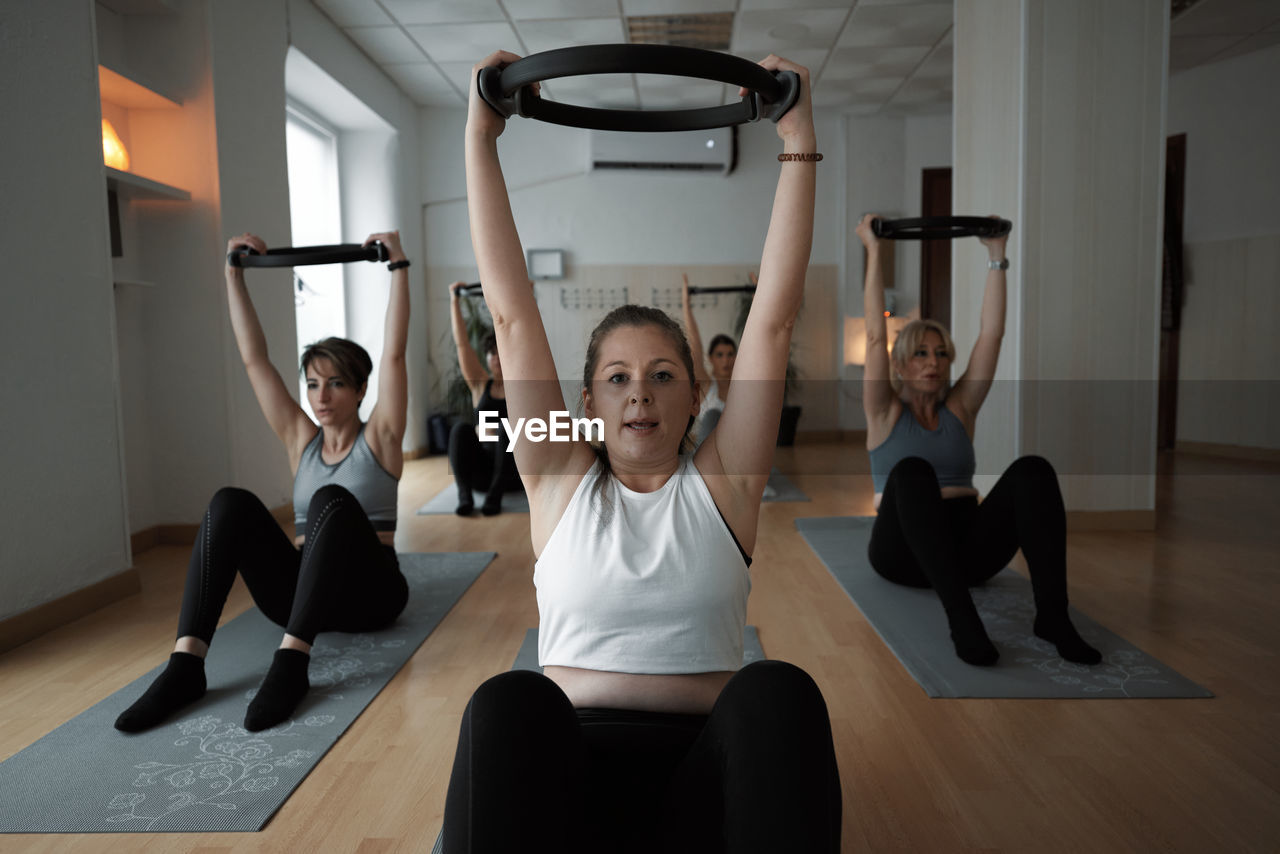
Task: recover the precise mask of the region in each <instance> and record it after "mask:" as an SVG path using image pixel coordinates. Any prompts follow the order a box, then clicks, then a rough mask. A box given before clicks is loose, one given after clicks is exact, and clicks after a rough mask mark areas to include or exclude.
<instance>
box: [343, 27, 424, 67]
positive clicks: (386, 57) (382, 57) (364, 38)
mask: <svg viewBox="0 0 1280 854" xmlns="http://www.w3.org/2000/svg"><path fill="white" fill-rule="evenodd" d="M344 32H345V33H346V34H347V35H348V36H350V37H351V40H352V41H353V42H355V43H356V44H358V45H360V47H361V49H362V50H364V52H365V53H367V54H369V56H371V57H373V59H374V61H375V62H377V63H378V64H379V65H388V64H391V63H397V62H422V61H423V59H424V57H423V55H422V51H420V50H418V47H417V45H415V44H414V43H413V40H412V39H410V38H409V37H408V36H406V35H405V34H404V30H402V29H400V28H399V27H349V28H347V29H346V30H344Z"/></svg>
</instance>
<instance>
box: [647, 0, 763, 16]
mask: <svg viewBox="0 0 1280 854" xmlns="http://www.w3.org/2000/svg"><path fill="white" fill-rule="evenodd" d="M737 8H738V4H737V2H736V0H622V14H624V15H692V14H695V13H697V12H733V11H736V10H737Z"/></svg>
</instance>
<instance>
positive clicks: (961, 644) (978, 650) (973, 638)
mask: <svg viewBox="0 0 1280 854" xmlns="http://www.w3.org/2000/svg"><path fill="white" fill-rule="evenodd" d="M947 622H948V623H949V624H950V626H951V643H952V644H954V645H955V648H956V655H958V656H960V659H961V660H962V661H964V662H966V663H968V664H973V665H976V666H978V667H988V666H990V665H992V664H995V663H996V659H998V658H999V657H1000V651H999V650H997V649H996V646H995V644H993V643H992V642H991V638H989V637H987V629H986V627H985V626H983V625H982V618H981V617H979V616H978V610H977V609H976V608H972V607H971V610H966V611H965V612H962V613H957V614H947Z"/></svg>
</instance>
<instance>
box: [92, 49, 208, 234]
mask: <svg viewBox="0 0 1280 854" xmlns="http://www.w3.org/2000/svg"><path fill="white" fill-rule="evenodd" d="M98 95H99V98H100V100H101V102H102V117H103V118H104V119H106V120H108V121H110V122H111V125H112V127H114V128H115V129H116V133H117V134H118V135H119V136H120V138H121V140H122V141H123V144H124V147H125V150H126V151H128V150H130V149H132V148H133V146H132V144H131V140H130V125H131V124H132V123H131V121H130V115H129V113H130V111H131V110H180V109H182V101H181V100H180V99H178V98H173V97H170V96H168V95H162V94H161V93H159V92H157V91H156V90H155V89H153V88H151V87H150V86H146V85H143V84H142V83H139V82H137V81H136V80H133V79H130V78H129V77H127V76H126V75H124V74H121V73H120V72H118V71H116V70H114V69H111V68H108V67H107V66H105V65H99V66H98ZM103 168H104V169H105V170H106V177H107V208H108V215H109V218H110V230H111V256H112V258H119V257H121V256H122V255H123V254H124V245H123V244H124V241H123V239H122V236H121V227H120V201H121V200H122V199H123V200H124V201H126V202H128V201H135V200H137V201H190V200H191V193H190V191H188V190H184V189H182V188H181V187H174V186H172V185H170V184H166V183H164V182H162V181H156V180H154V179H152V178H147V177H144V176H142V175H139V174H136V173H134V172H127V171H124V170H121V169H115V168H113V167H111V166H104V167H103Z"/></svg>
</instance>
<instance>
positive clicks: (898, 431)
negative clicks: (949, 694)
mask: <svg viewBox="0 0 1280 854" xmlns="http://www.w3.org/2000/svg"><path fill="white" fill-rule="evenodd" d="M874 219H875V214H867V215H866V216H864V217H863V218H862V220H861V222H859V223H858V228H857V233H858V236H859V237H860V238H861V239H862V244H863V246H864V247H865V248H866V250H867V270H866V284H865V288H864V292H863V317H864V318H865V322H866V329H867V353H866V367H865V369H864V373H863V382H862V387H863V393H862V405H863V409H864V411H865V413H866V417H867V451H868V453H869V455H870V457H871V472H872V477H873V482H874V483H875V506H876V509H877V511H878V512H877V515H876V521H875V525H874V526H873V528H872V532H871V541H870V544H869V546H868V554H867V557H868V560H869V561H870V564H871V568H872V569H873V570H875V572H876V573H877V574H879V575H880V576H881V577H882V578H884V579H886V580H887V581H890V582H893V583H895V584H902V585H905V586H909V587H927V588H932V589H933V590H934V591H935V592H936V593H937V594H938V599H939V601H940V603H941V604H942V609H943V612H944V614H945V615H946V619H947V625H948V628H949V629H950V633H951V642H952V644H953V646H954V647H955V653H956V655H957V656H958V657H959V658H960V659H961V660H962V661H965V662H966V663H968V664H973V665H976V666H989V665H992V664H995V663H996V660H997V659H998V658H999V656H1000V652H999V650H998V649H997V648H996V646H995V644H993V643H992V642H991V639H990V638H989V637H988V636H987V632H986V627H985V626H984V625H983V623H982V619H981V617H979V615H978V610H977V608H976V607H975V606H974V604H973V598H972V596H970V594H969V588H970V587H974V586H977V585H980V584H982V583H984V582H985V581H986V580H987V579H989V578H991V577H992V576H994V575H995V574H996V573H998V572H999V571H1000V570H1002V569H1004V567H1005V566H1006V565H1007V564H1008V562H1009V560H1010V559H1011V558H1012V557H1013V555H1014V554H1015V553H1016V552H1017V551H1018V550H1019V549H1021V550H1022V553H1023V555H1024V556H1025V557H1026V559H1027V566H1028V569H1029V570H1030V575H1031V585H1032V590H1033V594H1034V596H1035V603H1036V617H1035V623H1034V624H1033V627H1032V629H1033V631H1034V632H1035V634H1036V635H1037V636H1038V637H1040V638H1042V639H1044V640H1047V641H1049V642H1050V643H1052V644H1054V646H1055V647H1056V648H1057V650H1058V654H1059V655H1061V656H1062V657H1063V658H1065V659H1067V660H1068V661H1071V662H1075V663H1077V664H1097V663H1098V662H1099V661H1101V659H1102V656H1101V654H1100V653H1099V652H1098V651H1097V650H1096V649H1094V648H1093V647H1092V646H1090V645H1089V644H1088V643H1086V642H1085V640H1084V639H1083V638H1081V637H1080V635H1079V633H1077V632H1076V629H1075V626H1074V625H1073V624H1072V622H1071V619H1070V617H1069V616H1068V614H1067V564H1066V535H1067V534H1066V531H1067V529H1066V508H1065V506H1064V505H1063V501H1062V493H1061V490H1060V489H1059V487H1058V478H1057V474H1056V473H1055V472H1054V470H1053V466H1051V465H1050V464H1049V461H1048V460H1045V459H1044V458H1043V457H1038V456H1025V457H1020V458H1019V459H1017V460H1014V461H1013V463H1012V464H1011V465H1010V466H1009V467H1008V468H1007V469H1005V471H1004V473H1003V474H1002V475H1001V476H1000V479H999V480H998V481H997V482H996V485H995V486H994V487H993V488H992V489H991V491H990V492H989V493H987V496H986V498H984V499H983V500H982V502H981V504H979V502H978V490H977V489H975V488H974V486H973V474H974V470H975V467H976V462H975V459H974V453H973V432H974V429H975V427H976V425H977V420H978V410H979V409H980V408H981V407H982V403H983V401H985V400H986V397H987V393H988V392H989V391H990V389H991V383H992V381H993V380H994V378H995V373H996V363H997V361H998V360H999V358H1000V344H1001V341H1002V339H1003V338H1004V322H1005V288H1006V283H1005V270H1006V269H1007V268H1008V266H1009V262H1008V260H1007V259H1006V257H1005V248H1006V243H1007V240H1008V235H1007V234H1005V235H1002V236H999V237H984V238H981V241H982V244H983V245H984V246H986V248H987V251H988V253H989V261H988V270H987V281H986V289H985V291H984V292H983V297H982V316H981V323H980V327H979V331H978V338H977V341H975V342H974V345H973V353H972V354H971V355H970V356H969V364H968V367H966V368H965V371H964V373H963V374H961V376H960V378H959V379H958V380H957V381H956V382H955V384H954V385H952V384H951V370H952V365H953V364H954V362H955V357H956V348H955V344H954V343H953V342H952V340H951V336H950V335H949V334H948V332H947V330H946V328H945V327H944V326H943V325H942V324H940V323H938V322H937V321H933V320H915V321H912V322H911V323H909V324H907V326H905V327H904V328H903V329H902V330H901V332H900V333H899V335H898V338H897V340H896V341H894V342H892V348H893V349H892V353H890V351H889V346H890V343H891V342H889V340H888V328H887V323H886V321H885V317H884V280H883V276H882V273H881V267H880V257H881V253H882V252H892V251H893V249H892V245H893V244H892V243H891V242H890V243H889V244H887V245H885V244H883V241H881V240H880V239H879V238H878V237H876V235H875V232H874V231H873V230H872V220H874Z"/></svg>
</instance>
